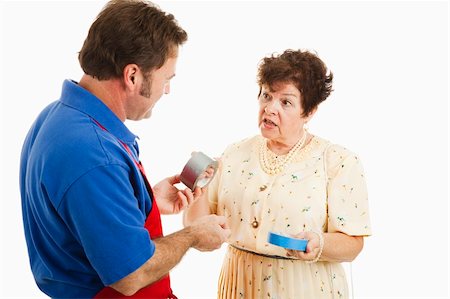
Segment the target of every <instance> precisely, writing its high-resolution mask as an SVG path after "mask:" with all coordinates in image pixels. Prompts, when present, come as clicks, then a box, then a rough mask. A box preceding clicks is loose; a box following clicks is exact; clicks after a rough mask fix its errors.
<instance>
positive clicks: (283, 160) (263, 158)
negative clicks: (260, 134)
mask: <svg viewBox="0 0 450 299" xmlns="http://www.w3.org/2000/svg"><path fill="white" fill-rule="evenodd" d="M306 135H307V133H306V131H305V130H303V135H302V138H300V140H299V141H298V142H297V143H296V144H295V145H294V147H292V148H291V150H290V151H289V152H288V153H287V154H286V155H281V156H277V155H276V154H274V153H273V152H272V151H271V150H270V149H269V148H268V146H267V140H266V139H265V138H264V139H263V141H262V142H261V145H260V148H259V162H260V164H261V167H262V169H263V170H264V172H265V173H267V174H270V175H274V174H278V173H280V172H282V171H283V170H284V167H285V166H286V165H287V164H289V163H290V162H291V161H292V159H293V158H294V157H295V155H297V153H298V152H299V151H300V150H301V149H302V148H303V146H304V145H305V141H306Z"/></svg>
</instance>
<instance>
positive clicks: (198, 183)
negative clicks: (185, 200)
mask: <svg viewBox="0 0 450 299" xmlns="http://www.w3.org/2000/svg"><path fill="white" fill-rule="evenodd" d="M217 166H218V163H217V161H215V160H213V159H211V158H210V157H208V156H207V155H205V154H204V153H202V152H193V153H192V156H191V158H190V159H189V161H188V162H187V163H186V165H185V166H184V168H183V171H182V172H181V175H180V180H181V182H182V183H183V184H185V185H186V186H187V187H188V188H189V189H191V190H192V191H194V189H195V187H200V188H203V187H206V186H207V185H208V184H209V183H210V182H211V180H212V179H213V178H214V176H215V175H216V171H217Z"/></svg>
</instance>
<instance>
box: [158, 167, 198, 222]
mask: <svg viewBox="0 0 450 299" xmlns="http://www.w3.org/2000/svg"><path fill="white" fill-rule="evenodd" d="M178 183H180V175H174V176H171V177H168V178H165V179H164V180H162V181H161V182H159V183H158V184H156V185H155V186H154V187H153V192H154V195H155V198H156V200H157V203H158V208H159V211H160V213H161V214H178V213H179V212H181V211H182V210H184V209H185V208H186V207H187V206H188V205H190V204H191V203H193V202H194V201H195V200H196V199H197V198H199V197H200V196H202V194H203V192H205V190H206V188H199V187H196V188H195V190H194V192H192V191H191V189H189V188H186V189H184V190H180V189H178V188H177V187H175V186H174V185H176V184H178Z"/></svg>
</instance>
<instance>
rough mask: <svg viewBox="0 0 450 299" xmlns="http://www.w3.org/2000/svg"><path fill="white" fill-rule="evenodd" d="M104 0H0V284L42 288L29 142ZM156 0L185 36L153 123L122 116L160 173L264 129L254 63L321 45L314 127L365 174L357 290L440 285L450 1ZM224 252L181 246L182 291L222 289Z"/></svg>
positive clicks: (436, 292)
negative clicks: (33, 229)
mask: <svg viewBox="0 0 450 299" xmlns="http://www.w3.org/2000/svg"><path fill="white" fill-rule="evenodd" d="M104 3H105V2H103V1H101V2H10V3H1V8H0V9H1V17H0V18H1V27H2V30H1V39H0V42H1V47H0V51H1V52H2V53H1V54H2V55H1V58H2V60H1V65H0V67H1V68H0V69H1V73H0V74H1V78H0V79H1V80H0V84H1V97H0V105H1V106H0V111H1V133H2V135H1V139H0V140H1V147H0V148H1V155H0V156H1V173H2V178H1V180H0V188H1V195H0V196H1V197H0V221H1V223H0V225H1V230H0V232H1V245H0V258H1V260H0V262H1V263H0V297H5V298H14V297H17V298H18V297H21V298H30V297H35V298H38V297H45V296H44V295H43V294H42V293H41V292H40V291H39V290H38V288H37V287H36V285H35V283H34V280H33V278H32V274H31V271H30V267H29V264H28V257H27V252H26V246H25V240H24V235H23V228H22V221H21V207H20V196H19V187H18V169H19V155H20V150H21V144H22V142H23V139H24V138H25V135H26V133H27V131H28V128H29V127H30V125H31V123H32V122H33V120H34V118H35V117H36V115H37V114H38V113H39V112H40V110H41V109H42V108H44V106H46V105H47V104H48V103H50V102H51V101H53V100H56V99H57V98H58V97H59V94H60V90H61V85H62V81H63V80H64V79H66V78H71V79H75V80H79V79H80V77H81V75H82V72H81V69H80V67H79V65H78V60H77V52H78V51H79V50H80V48H81V45H82V43H83V41H84V38H85V36H86V34H87V30H88V28H89V26H90V25H91V23H92V22H93V20H94V18H95V16H96V15H97V13H98V12H99V11H100V9H101V7H102V6H103V5H104ZM159 4H160V6H161V8H162V9H163V10H166V11H168V12H171V13H173V14H174V15H175V17H176V18H177V19H178V21H179V23H180V25H181V26H182V27H184V28H185V29H186V31H187V32H188V34H189V41H188V42H187V44H186V45H185V46H184V47H183V49H182V51H181V54H180V57H179V63H178V68H177V76H176V77H175V78H174V79H173V81H172V84H171V87H172V89H171V94H170V95H168V96H165V97H163V98H162V99H161V101H160V102H159V103H158V104H157V106H156V108H155V109H154V113H153V116H152V118H151V119H150V120H144V121H141V122H136V123H133V122H127V125H129V127H130V128H131V129H132V130H133V131H134V132H135V133H136V134H137V135H139V136H140V138H141V142H140V148H141V153H142V156H141V158H142V160H143V162H144V164H145V166H146V169H147V172H148V173H149V177H150V179H151V182H153V183H155V182H157V181H159V180H160V179H162V178H164V177H166V176H169V175H172V174H175V173H177V172H180V171H181V169H182V167H183V165H184V163H185V162H186V161H187V159H188V158H189V156H190V153H191V151H193V150H201V151H203V152H205V153H207V154H208V155H210V156H219V155H220V154H221V152H222V151H223V150H224V148H225V147H226V145H228V144H230V143H231V142H234V141H237V140H240V139H242V138H245V137H248V136H251V135H254V134H257V133H258V129H257V125H256V119H257V102H256V93H257V91H258V88H257V85H256V77H255V74H256V68H257V64H258V62H259V60H260V59H261V58H262V57H264V56H266V55H268V54H271V53H273V52H281V51H283V50H284V49H286V48H294V49H298V48H302V49H310V50H315V51H317V53H318V55H319V56H320V57H321V58H322V59H323V60H324V61H325V62H326V64H327V65H328V66H329V68H330V69H331V70H332V71H333V73H334V75H335V84H334V89H335V91H334V92H333V93H332V95H331V96H330V98H329V99H328V100H327V101H326V102H324V103H323V104H322V105H321V106H320V108H319V111H318V113H317V114H316V115H315V118H314V119H313V120H312V122H311V123H310V132H312V133H313V134H317V135H319V136H321V137H324V138H327V139H329V140H331V141H334V142H335V143H339V144H341V145H344V146H346V147H347V148H349V149H351V150H352V151H354V152H356V153H358V154H359V155H360V157H361V159H362V161H363V163H364V166H365V171H366V176H367V180H368V187H369V195H370V196H369V200H370V209H371V210H370V212H371V217H372V226H373V236H372V237H370V238H368V239H367V240H366V245H365V248H364V250H363V252H362V253H361V254H360V256H359V257H358V258H357V259H356V261H354V262H353V285H354V294H355V298H447V297H448V295H449V291H448V280H449V272H448V269H449V267H448V261H449V259H448V258H449V256H448V249H449V248H448V247H449V246H448V245H449V243H448V240H449V238H448V235H449V230H448V224H449V221H448V219H449V218H448V215H449V213H448V212H449V209H448V207H449V205H448V200H449V196H448V195H449V193H448V190H449V189H448V184H449V183H448V180H449V177H448V158H449V156H448V133H449V132H448V131H449V130H448V125H449V123H448V116H449V113H448V112H449V111H448V100H449V87H448V86H449V56H448V52H449V38H448V36H449V29H448V25H449V4H448V2H447V1H441V2H428V1H424V2H403V1H402V2H388V1H383V2H365V1H363V2H356V1H353V2H338V1H332V2H303V1H299V2H215V1H214V2H206V1H205V2H159ZM61 167H64V165H61ZM105 208H106V207H105ZM163 223H164V227H165V232H166V233H170V232H173V231H175V230H178V229H180V228H181V226H182V224H181V218H180V216H166V217H164V218H163ZM224 250H225V246H223V247H222V249H221V250H218V251H216V252H213V253H198V252H197V251H195V250H191V251H189V252H188V254H187V255H186V256H185V257H184V259H183V260H182V262H181V264H179V265H178V266H177V267H176V268H175V269H174V270H173V271H172V285H173V289H174V290H175V292H176V293H177V294H178V295H179V296H180V298H214V297H215V294H216V282H217V277H218V273H219V270H220V266H221V263H222V258H223V254H224ZM345 266H346V269H348V266H349V265H348V264H346V265H345Z"/></svg>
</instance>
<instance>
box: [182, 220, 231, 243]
mask: <svg viewBox="0 0 450 299" xmlns="http://www.w3.org/2000/svg"><path fill="white" fill-rule="evenodd" d="M190 227H191V229H192V233H193V234H194V235H195V237H196V239H197V242H195V244H194V245H193V247H194V248H195V249H197V250H200V251H212V250H215V249H218V248H220V246H221V245H222V243H223V242H225V241H226V240H227V239H228V237H229V236H230V234H231V230H230V229H229V228H228V225H227V221H226V218H225V217H224V216H217V215H207V216H203V217H201V218H198V219H197V220H195V221H194V222H193V223H192V225H191V226H190Z"/></svg>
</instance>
